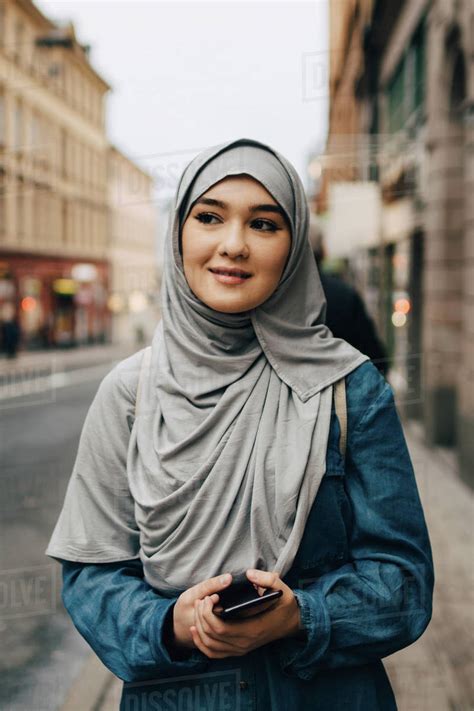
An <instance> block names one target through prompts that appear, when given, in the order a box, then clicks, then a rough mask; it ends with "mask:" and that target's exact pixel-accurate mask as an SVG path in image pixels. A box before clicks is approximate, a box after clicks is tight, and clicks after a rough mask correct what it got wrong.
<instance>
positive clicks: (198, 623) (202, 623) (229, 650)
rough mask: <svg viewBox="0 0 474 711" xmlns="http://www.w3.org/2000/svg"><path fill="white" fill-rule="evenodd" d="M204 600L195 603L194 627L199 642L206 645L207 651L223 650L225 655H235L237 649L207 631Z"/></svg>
mask: <svg viewBox="0 0 474 711" xmlns="http://www.w3.org/2000/svg"><path fill="white" fill-rule="evenodd" d="M204 609H205V601H199V602H197V603H196V616H195V627H196V629H197V633H198V634H199V636H200V639H201V642H202V643H203V644H204V645H205V646H206V647H207V649H208V650H209V651H212V652H225V653H226V654H225V656H231V655H235V654H237V652H238V649H236V647H235V646H234V645H233V644H231V643H230V642H227V641H225V640H223V639H221V638H219V637H218V636H217V637H216V638H215V637H214V636H213V632H212V630H210V632H208V631H207V630H208V629H209V624H208V622H207V621H206V619H205V612H204Z"/></svg>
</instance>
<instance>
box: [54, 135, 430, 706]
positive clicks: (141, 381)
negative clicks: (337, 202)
mask: <svg viewBox="0 0 474 711" xmlns="http://www.w3.org/2000/svg"><path fill="white" fill-rule="evenodd" d="M307 236H308V209H307V205H306V199H305V194H304V190H303V186H302V184H301V181H300V179H299V178H298V175H297V173H296V171H295V170H294V168H293V167H292V165H291V164H290V163H289V162H288V161H287V160H286V159H285V158H284V157H283V156H282V155H280V154H279V153H277V152H276V151H274V150H272V149H271V148H270V147H268V146H266V145H264V144H262V143H260V142H258V141H254V140H250V139H240V140H237V141H232V142H229V143H226V144H223V145H220V146H217V147H213V148H211V149H209V150H206V151H205V152H203V153H201V154H200V155H199V156H197V158H195V159H194V160H193V161H192V162H191V163H190V164H189V165H188V166H187V168H186V169H185V171H184V173H183V175H182V177H181V181H180V184H179V186H178V190H177V196H176V203H175V210H174V213H173V215H172V218H171V220H170V228H169V232H168V235H167V239H166V245H165V263H164V275H163V288H162V319H161V321H160V323H159V324H158V326H157V329H156V332H155V335H154V338H153V342H152V345H151V347H149V348H147V349H143V350H142V351H140V352H138V353H136V354H135V355H134V356H132V357H131V358H128V359H126V360H124V361H122V362H121V363H120V364H119V365H118V366H116V367H115V368H114V369H113V370H112V371H111V372H110V373H109V374H108V375H107V376H106V378H105V379H104V380H103V382H102V383H101V385H100V387H99V390H98V392H97V395H96V397H95V399H94V401H93V403H92V405H91V407H90V410H89V412H88V415H87V418H86V421H85V424H84V428H83V432H82V435H81V440H80V445H79V450H78V454H77V459H76V463H75V466H74V470H73V473H72V476H71V479H70V482H69V485H68V490H67V494H66V498H65V502H64V506H63V509H62V511H61V514H60V517H59V520H58V522H57V524H56V528H55V530H54V532H53V535H52V538H51V541H50V543H49V546H48V548H47V551H46V554H47V555H49V556H51V557H53V558H56V559H59V560H60V561H61V563H62V566H63V591H62V599H63V602H64V605H65V607H66V609H67V610H68V612H69V614H70V616H71V618H72V620H73V621H74V624H75V625H76V627H77V629H78V630H79V632H80V633H81V634H82V635H83V637H84V638H85V639H86V640H87V641H88V643H89V644H90V646H91V647H92V648H93V649H94V650H95V652H96V653H97V655H98V656H99V657H100V659H101V660H102V661H103V662H104V664H105V665H106V666H107V667H108V668H109V669H111V670H112V671H113V672H114V674H116V675H117V676H118V677H119V678H121V679H122V680H123V681H124V682H125V684H124V688H123V692H122V699H121V707H120V708H121V709H122V710H125V709H127V710H130V711H131V710H132V709H140V711H143V709H200V710H202V709H219V711H221V710H224V709H237V708H238V709H264V710H266V709H275V710H280V709H285V710H287V709H314V710H321V711H323V710H324V711H339V710H340V709H348V710H349V709H350V711H354V710H356V709H360V710H361V711H362V710H363V711H376V710H380V711H390V709H396V704H395V700H394V696H393V692H392V689H391V686H390V683H389V680H388V677H387V675H386V673H385V670H384V667H383V664H382V662H381V658H382V657H384V656H386V655H388V654H391V653H393V652H395V651H397V650H399V649H401V648H403V647H405V646H407V645H409V644H411V643H412V642H414V641H415V640H416V639H417V638H418V637H419V636H420V635H421V634H422V633H423V631H424V630H425V628H426V626H427V625H428V622H429V620H430V618H431V604H432V592H433V583H434V575H433V562H432V556H431V547H430V542H429V537H428V532H427V529H426V524H425V519H424V515H423V511H422V507H421V503H420V499H419V496H418V490H417V486H416V482H415V477H414V472H413V468H412V464H411V461H410V456H409V453H408V450H407V446H406V443H405V439H404V435H403V432H402V428H401V424H400V420H399V417H398V414H397V411H396V407H395V404H394V397H393V392H392V389H391V387H390V385H389V384H388V383H387V382H386V381H385V379H384V377H383V376H382V375H381V374H380V373H379V371H378V370H377V368H376V367H375V366H374V365H373V364H372V363H371V362H370V360H369V359H368V357H367V356H365V355H364V354H362V353H360V352H359V351H357V350H356V349H354V348H353V347H352V346H350V345H349V344H348V343H346V342H345V341H343V340H340V339H336V338H334V337H333V336H332V334H331V332H330V331H329V330H328V329H327V327H326V326H325V325H324V320H325V309H326V302H325V298H324V294H323V291H322V288H321V283H320V280H319V275H318V271H317V267H316V265H315V262H314V259H313V257H312V253H311V249H310V246H309V242H308V238H307ZM342 382H344V383H345V393H346V404H347V408H346V413H347V415H346V417H347V419H346V417H345V416H344V408H342V409H341V410H340V409H339V407H336V406H335V405H336V404H338V403H339V402H341V403H343V399H342V400H340V394H341V392H343V391H341V383H342ZM137 391H138V392H137ZM335 393H336V401H335ZM337 393H339V395H338V394H337ZM137 400H138V403H137ZM338 412H339V413H342V415H341V414H340V420H339V418H338ZM346 423H347V448H346V449H347V451H346V454H345V456H344V451H345V448H344V440H345V431H346ZM239 573H245V574H246V576H247V578H248V579H249V580H250V581H251V582H252V583H253V584H254V586H255V587H256V588H257V589H258V591H259V593H262V592H263V590H264V589H266V588H273V589H278V590H281V591H282V595H281V597H280V598H278V600H277V601H276V602H274V603H272V604H271V605H270V606H268V603H266V605H267V606H268V607H267V609H266V610H263V611H261V610H259V612H258V613H255V614H254V615H253V616H252V617H248V618H244V619H240V620H223V619H222V618H221V617H220V616H219V615H218V614H216V613H217V611H218V607H217V606H218V603H219V592H220V591H222V590H224V589H225V588H226V587H227V586H228V585H229V584H230V582H231V580H232V576H234V575H236V574H239ZM226 574H227V575H226ZM214 608H216V609H214Z"/></svg>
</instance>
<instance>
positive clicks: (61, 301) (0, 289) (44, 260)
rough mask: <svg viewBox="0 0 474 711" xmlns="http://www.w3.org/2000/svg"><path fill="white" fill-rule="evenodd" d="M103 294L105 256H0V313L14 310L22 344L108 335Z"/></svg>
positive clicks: (81, 341) (64, 344)
mask: <svg viewBox="0 0 474 711" xmlns="http://www.w3.org/2000/svg"><path fill="white" fill-rule="evenodd" d="M107 294H108V265H107V263H106V262H88V263H85V262H80V261H78V260H71V259H61V258H53V257H38V256H29V255H24V254H9V255H5V254H3V255H2V256H1V261H0V318H2V319H4V314H6V313H7V312H8V313H10V314H13V315H14V318H15V319H16V320H17V322H18V325H19V328H20V348H22V349H23V350H38V349H45V348H52V347H54V348H73V347H76V346H81V345H88V344H94V343H104V342H106V341H108V340H109V338H108V334H109V311H108V308H107ZM2 314H3V315H2Z"/></svg>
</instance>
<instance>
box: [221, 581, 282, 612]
mask: <svg viewBox="0 0 474 711" xmlns="http://www.w3.org/2000/svg"><path fill="white" fill-rule="evenodd" d="M217 594H218V595H219V602H218V603H217V608H219V607H221V608H222V609H221V610H219V609H216V606H215V607H214V611H215V614H216V615H219V617H222V618H223V619H226V620H231V619H238V618H240V617H245V615H244V614H243V613H245V612H246V611H247V610H252V609H254V608H256V607H258V606H259V605H262V604H263V603H267V602H269V601H270V600H276V599H277V598H279V597H281V596H282V595H283V590H272V589H271V588H269V589H267V590H265V592H264V593H263V595H259V594H258V591H257V590H256V589H255V587H254V586H253V584H252V583H251V582H250V580H249V579H248V578H247V576H246V575H245V573H244V574H242V575H233V576H232V583H231V584H230V585H229V587H227V588H224V590H220V591H219V592H218V593H217Z"/></svg>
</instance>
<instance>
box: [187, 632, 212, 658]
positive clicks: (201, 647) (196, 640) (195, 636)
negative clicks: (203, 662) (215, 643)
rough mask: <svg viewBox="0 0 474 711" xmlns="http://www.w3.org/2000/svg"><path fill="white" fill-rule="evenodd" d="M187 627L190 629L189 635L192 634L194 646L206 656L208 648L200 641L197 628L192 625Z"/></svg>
mask: <svg viewBox="0 0 474 711" xmlns="http://www.w3.org/2000/svg"><path fill="white" fill-rule="evenodd" d="M189 629H190V631H191V635H192V638H193V642H194V644H195V646H196V647H197V648H198V649H199V650H200V651H201V652H202V653H203V654H205V655H206V656H207V654H208V649H207V647H206V646H205V645H204V644H203V643H202V640H201V637H200V635H199V632H198V630H197V628H196V627H195V626H194V625H193V626H191V627H190V628H189Z"/></svg>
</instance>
